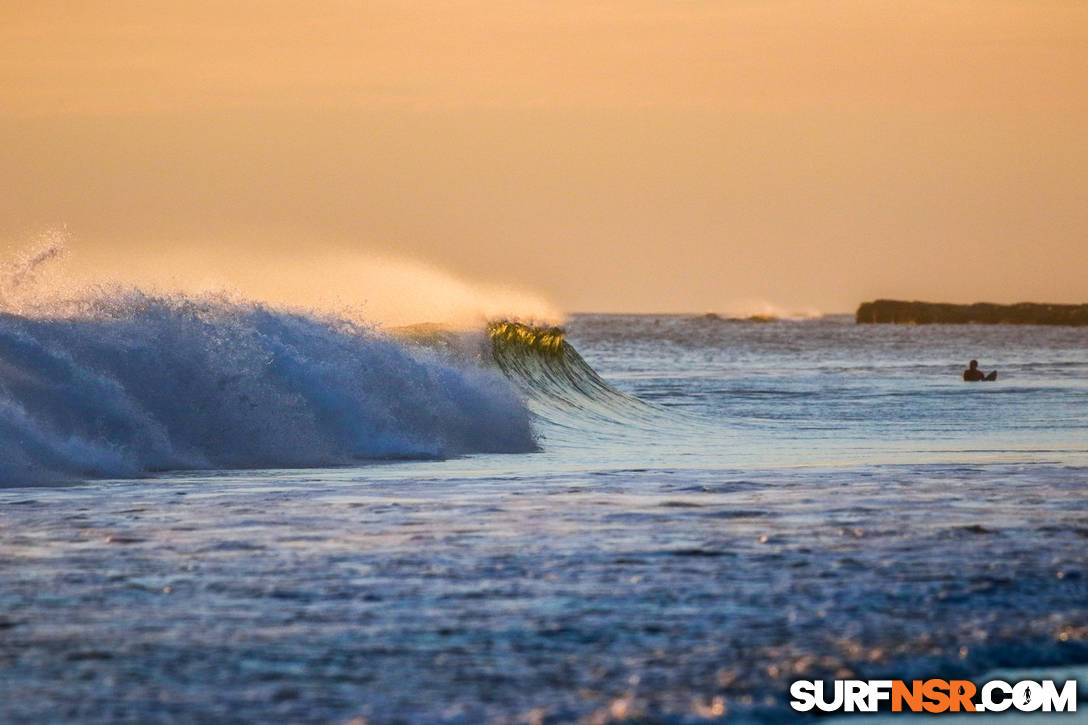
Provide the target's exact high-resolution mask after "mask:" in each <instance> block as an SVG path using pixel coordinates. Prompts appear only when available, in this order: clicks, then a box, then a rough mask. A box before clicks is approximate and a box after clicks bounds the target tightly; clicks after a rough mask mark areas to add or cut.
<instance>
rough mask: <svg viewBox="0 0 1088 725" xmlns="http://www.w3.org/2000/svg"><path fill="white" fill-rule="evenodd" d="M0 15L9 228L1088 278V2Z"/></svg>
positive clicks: (341, 247)
mask: <svg viewBox="0 0 1088 725" xmlns="http://www.w3.org/2000/svg"><path fill="white" fill-rule="evenodd" d="M0 47H3V49H4V50H3V51H2V53H0V79H2V83H0V138H3V139H4V143H3V145H2V150H0V159H2V161H0V170H2V171H0V173H2V174H3V178H2V183H3V188H4V193H3V194H2V195H0V219H2V220H3V222H2V223H0V245H2V246H4V247H6V248H7V249H9V250H11V249H17V248H19V247H20V246H21V245H24V244H25V243H26V241H27V239H28V238H31V237H33V236H34V234H36V233H38V232H39V231H40V230H42V229H49V228H55V227H57V226H59V225H67V226H68V228H69V229H70V230H71V234H72V247H73V250H74V251H75V252H77V253H78V258H79V259H80V260H81V262H80V263H81V264H83V265H84V269H83V270H82V272H83V273H84V274H90V273H99V272H100V273H102V274H111V273H116V272H117V270H123V269H125V268H126V267H129V266H136V267H141V268H150V267H154V266H155V265H156V264H158V265H161V266H163V267H165V266H166V265H172V266H171V267H170V268H169V269H167V270H166V271H169V272H170V273H178V274H184V273H185V270H184V269H178V267H179V266H180V267H184V266H185V265H186V264H187V263H186V262H185V261H179V260H183V259H200V258H201V257H202V255H203V256H205V257H207V258H208V259H214V260H218V261H217V262H216V264H218V265H219V268H220V269H222V270H224V271H223V274H224V275H225V278H226V279H228V280H229V279H230V269H231V268H235V267H237V268H240V267H244V266H245V265H247V264H248V263H251V262H253V261H260V262H261V263H262V264H272V263H275V264H278V265H279V266H280V268H281V271H283V270H288V269H290V268H292V266H293V265H296V263H297V262H301V261H302V260H311V261H312V260H316V259H341V258H344V256H345V255H349V256H352V258H355V257H359V258H382V259H393V260H401V262H397V263H398V264H400V263H402V262H403V264H422V265H425V266H426V267H427V268H428V269H432V268H433V269H436V270H442V271H443V272H442V273H443V274H446V273H448V275H450V276H451V278H456V279H463V280H468V281H470V282H471V283H474V284H477V285H480V286H481V287H488V288H494V287H496V286H501V287H503V288H511V289H515V290H522V291H525V293H526V294H527V295H531V296H532V299H533V300H538V298H543V299H547V300H549V301H551V302H552V303H554V304H555V305H556V306H558V307H559V308H562V309H563V310H566V311H601V312H605V311H633V312H669V311H691V312H696V311H699V312H701V311H724V310H727V309H728V308H729V307H730V306H737V305H739V304H746V305H749V306H750V305H752V304H755V305H757V306H758V305H760V304H766V305H774V306H776V307H780V308H781V309H784V310H795V311H800V310H805V311H808V310H813V309H815V310H820V311H823V312H849V311H852V310H853V309H854V307H855V306H856V305H857V303H858V302H860V301H862V300H865V299H872V298H875V297H892V298H905V299H926V300H937V301H948V302H974V301H977V300H986V301H992V302H1017V301H1026V300H1032V301H1042V302H1066V303H1080V302H1086V301H1088V294H1086V290H1085V285H1084V279H1086V278H1088V237H1086V230H1088V184H1085V182H1084V180H1085V178H1086V173H1088V136H1086V135H1085V133H1084V127H1085V121H1086V119H1088V6H1086V5H1085V4H1084V3H1080V2H1062V1H1054V2H1049V1H1046V2H1031V3H1028V2H1018V1H1014V0H1007V1H1006V0H1002V1H999V2H992V1H989V0H987V1H985V2H984V1H982V0H965V1H963V2H948V1H939V0H912V1H911V2H884V1H879V2H867V1H862V0H828V1H825V2H818V3H811V2H809V3H804V2H796V1H792V0H781V1H778V0H769V1H766V2H756V1H754V0H753V1H742V0H729V1H722V2H712V1H702V0H692V1H691V2H665V1H664V0H633V1H630V2H618V1H617V2H612V1H604V2H592V3H577V2H571V1H568V0H561V1H559V2H542V1H539V0H510V1H509V2H500V3H484V2H478V1H475V0H451V1H450V2H442V3H421V4H415V3H403V2H393V1H389V0H377V1H368V2H346V1H345V2H332V3H323V4H321V5H320V6H318V7H316V8H315V7H312V6H311V5H310V4H304V3H301V2H267V3H266V2H241V3H230V4H228V5H226V6H221V5H220V4H213V3H209V2H204V1H203V0H201V1H198V2H192V3H167V2H118V3H78V4H69V3H63V2H41V3H34V4H28V5H26V7H14V6H9V7H5V8H3V9H0ZM179 249H184V250H185V254H184V255H179V254H178V250H179ZM207 264H210V262H209V263H207ZM199 266H200V265H196V267H199ZM205 266H207V265H206V264H205ZM311 266H312V265H311ZM194 269H195V267H194ZM307 269H310V267H307ZM164 273H165V272H164ZM299 273H300V274H301V273H302V271H300V272H299ZM313 274H314V276H315V277H318V279H309V280H303V281H302V282H300V283H298V284H296V287H299V288H300V289H301V288H304V287H305V286H306V285H313V286H314V287H315V289H317V288H320V287H321V285H322V281H323V280H322V279H319V278H320V277H323V276H324V275H322V274H320V273H317V272H313ZM250 276H252V275H250ZM391 294H395V293H391ZM303 296H305V295H303ZM364 296H366V295H364ZM370 297H371V298H372V297H373V295H370ZM753 300H754V301H755V302H752V301H753ZM534 304H536V302H534ZM541 304H543V303H541ZM419 316H420V317H423V316H425V314H424V313H420V315H419Z"/></svg>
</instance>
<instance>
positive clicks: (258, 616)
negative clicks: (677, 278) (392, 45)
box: [0, 304, 1088, 723]
mask: <svg viewBox="0 0 1088 725" xmlns="http://www.w3.org/2000/svg"><path fill="white" fill-rule="evenodd" d="M149 309H150V313H149V312H148V310H149ZM190 313H192V311H191V310H190V311H188V312H185V311H184V310H182V311H180V312H179V309H178V307H177V306H176V305H174V306H170V305H167V306H166V307H165V308H163V309H159V308H156V307H155V305H154V304H152V305H150V307H149V306H148V305H146V304H145V305H143V307H142V308H140V311H139V312H138V313H134V312H132V311H131V310H129V311H128V312H126V313H125V314H122V315H120V316H118V315H115V314H114V315H107V316H106V317H107V321H106V322H102V321H101V320H100V319H99V318H96V320H98V321H96V322H95V324H98V325H100V326H99V327H93V326H91V327H86V326H84V327H80V325H85V323H84V322H71V321H68V322H65V321H55V320H45V321H42V320H26V319H21V318H15V317H8V318H5V319H3V320H0V323H3V324H0V392H3V394H4V395H3V396H2V399H0V403H3V406H5V407H2V408H0V411H2V412H3V415H0V426H6V427H5V428H3V431H2V432H3V434H4V437H3V439H2V441H0V450H3V451H6V452H7V456H8V461H7V468H6V469H5V468H4V467H3V466H4V465H5V463H4V462H0V474H2V475H0V481H2V482H3V486H4V487H3V488H0V721H5V722H7V721H10V722H50V721H54V722H62V721H80V722H101V721H119V722H140V723H154V722H268V721H280V722H333V723H335V722H347V721H349V720H352V719H353V718H363V719H365V720H366V722H368V723H429V722H456V723H487V722H526V723H545V722H555V723H567V722H580V721H581V722H623V721H630V722H666V723H688V722H708V721H719V720H722V721H728V722H792V721H794V720H795V719H797V716H796V715H795V713H793V712H792V711H791V710H790V709H789V707H788V700H789V697H788V694H787V692H788V686H789V683H790V682H791V681H792V680H794V679H816V678H823V677H858V678H904V679H912V678H922V679H925V678H928V677H944V678H948V677H964V678H971V677H978V676H980V675H982V674H983V673H986V672H990V671H993V670H997V669H1001V668H1027V667H1036V668H1039V667H1041V668H1050V670H1051V671H1059V670H1061V669H1062V668H1064V667H1069V666H1077V665H1083V664H1085V663H1088V554H1086V552H1088V488H1086V484H1088V329H1085V328H1059V327H1031V326H1025V327H988V326H886V325H855V324H853V321H852V319H850V318H847V317H827V318H822V319H816V320H805V321H773V322H757V321H730V320H723V319H720V318H717V317H714V316H695V315H674V316H645V315H644V316H612V315H577V316H573V317H572V318H571V319H570V320H569V321H568V324H567V325H566V336H565V338H557V339H551V342H549V343H548V344H547V345H545V346H544V347H541V348H540V349H528V350H525V349H521V348H517V349H512V348H510V347H509V346H506V347H500V346H498V345H497V346H496V348H495V349H494V351H493V352H494V357H495V362H497V365H496V364H495V363H493V362H492V361H489V360H488V359H487V357H488V356H487V355H483V356H482V357H481V358H480V359H479V360H475V359H473V358H471V356H468V357H466V356H462V357H461V358H460V362H458V361H456V360H453V359H448V358H443V357H442V356H441V355H436V354H435V353H434V352H433V351H429V350H428V349H420V348H418V347H415V346H412V345H403V344H400V343H396V342H393V341H390V340H389V339H388V338H385V337H381V336H378V337H375V336H373V335H371V334H370V333H368V332H367V331H365V330H358V329H353V328H344V327H342V326H339V327H338V326H337V325H335V324H331V323H329V322H328V321H314V320H306V319H301V318H297V317H291V316H284V315H277V314H275V313H271V312H268V311H267V310H258V309H254V310H249V311H245V312H238V311H235V312H234V313H232V314H228V315H222V314H220V315H216V314H212V315H209V314H196V313H192V314H190ZM186 314H190V317H185V315H186ZM246 315H250V317H246ZM148 316H150V317H151V318H152V319H151V321H150V322H149V321H148V319H147V318H148ZM99 317H101V316H99ZM126 325H127V327H126ZM507 342H509V341H507ZM432 347H433V346H432ZM531 347H532V346H531V345H530V346H529V348H531ZM971 358H977V359H978V360H979V361H980V363H981V365H980V366H981V367H982V368H983V369H985V370H989V369H991V368H994V367H996V368H997V369H998V371H999V377H998V381H997V382H994V383H976V384H967V383H963V382H962V381H961V380H960V373H961V370H962V369H963V367H965V365H966V363H967V361H968V360H969V359H971ZM126 361H127V362H126ZM500 371H501V372H505V374H506V375H505V376H504V375H502V374H501V373H500ZM66 400H74V401H76V402H75V403H74V404H73V405H71V406H67V405H66V403H65V401H66ZM428 401H433V404H431V403H430V402H428ZM96 406H97V407H96ZM200 406H204V407H203V408H201V407H200ZM209 406H210V407H209ZM201 411H204V412H201ZM209 411H210V412H209ZM141 425H142V426H143V427H141ZM216 426H218V427H216ZM526 426H529V427H531V432H530V433H529V434H528V435H529V436H530V437H529V438H527V437H526V435H527V434H526V430H527V428H526ZM205 428H207V429H208V430H211V431H212V434H211V435H203V434H202V433H201V431H202V430H204V429H205ZM293 431H294V432H297V433H298V435H297V436H295V435H293ZM28 441H29V442H28ZM487 450H491V451H501V452H480V451H487ZM16 456H21V459H20V460H19V465H18V466H16V465H15V464H13V463H12V462H11V461H13V460H14V458H15V457H16ZM401 459H404V460H401ZM408 459H412V460H408ZM277 461H281V463H279V465H291V466H294V467H293V468H274V467H269V465H268V463H275V462H277ZM333 464H335V465H333ZM179 465H182V466H184V465H190V466H194V467H196V468H198V469H200V470H187V471H162V472H158V473H148V472H147V471H149V470H150V469H154V468H166V469H173V468H176V467H178V466H179ZM227 465H231V466H235V465H241V466H244V467H246V468H245V470H237V469H234V470H231V469H228V468H225V467H224V466H227ZM255 465H256V466H263V468H261V469H258V470H253V468H252V467H253V466H255ZM320 465H324V466H330V465H333V467H323V468H320V467H314V466H320ZM304 466H309V467H304ZM141 471H145V472H143V473H141ZM34 472H37V473H38V474H40V475H35V476H32V475H31V474H32V473H34ZM120 475H124V476H127V477H126V478H116V477H115V476H120ZM3 476H6V478H5V477H3ZM103 476H105V477H107V478H102V477H103ZM20 477H22V478H20ZM31 484H32V485H31ZM1084 697H1085V693H1084V692H1082V694H1081V699H1082V700H1083V699H1084Z"/></svg>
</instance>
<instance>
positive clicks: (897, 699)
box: [790, 679, 1077, 713]
mask: <svg viewBox="0 0 1088 725" xmlns="http://www.w3.org/2000/svg"><path fill="white" fill-rule="evenodd" d="M790 697H791V698H793V699H792V700H790V707H792V708H793V709H794V710H796V711H798V712H809V711H811V710H813V709H816V710H821V711H823V712H878V711H880V710H891V711H892V712H929V713H941V712H1004V711H1005V710H1008V709H1009V708H1012V709H1014V710H1019V711H1020V712H1076V711H1077V681H1076V680H1066V681H1065V682H1064V683H1063V684H1062V685H1061V687H1059V686H1058V685H1057V684H1055V682H1054V680H1038V681H1036V680H1020V681H1019V682H1005V681H1004V680H990V681H989V682H985V683H983V684H982V685H981V686H976V685H975V683H973V682H971V681H969V680H936V679H931V680H912V681H911V682H909V683H908V682H906V681H904V680H834V684H833V685H832V686H830V687H826V688H825V683H824V682H823V681H821V680H797V681H796V682H794V683H793V684H792V685H791V686H790Z"/></svg>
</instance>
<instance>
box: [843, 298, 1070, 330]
mask: <svg viewBox="0 0 1088 725" xmlns="http://www.w3.org/2000/svg"><path fill="white" fill-rule="evenodd" d="M855 319H856V321H857V322H858V323H873V322H876V323H893V324H900V325H966V324H979V325H1074V326H1081V325H1088V304H1084V305H1052V304H1045V303H1036V302H1019V303H1017V304H1015V305H996V304H992V303H990V302H976V303H975V304H973V305H953V304H948V303H944V302H904V301H901V300H876V301H875V302H862V303H861V305H860V306H859V307H858V311H857V316H856V318H855Z"/></svg>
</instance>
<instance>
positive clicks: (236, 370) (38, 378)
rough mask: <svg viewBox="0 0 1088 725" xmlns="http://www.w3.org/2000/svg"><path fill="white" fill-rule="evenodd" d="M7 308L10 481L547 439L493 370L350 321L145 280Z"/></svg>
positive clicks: (404, 454)
mask: <svg viewBox="0 0 1088 725" xmlns="http://www.w3.org/2000/svg"><path fill="white" fill-rule="evenodd" d="M93 308H94V309H93V310H91V311H90V312H87V313H85V314H82V315H80V316H76V317H66V318H64V319H55V318H54V319H51V318H47V317H39V316H34V317H27V316H21V315H13V314H0V485H6V486H12V485H24V484H28V483H37V482H43V481H56V480H59V479H64V478H84V477H92V476H93V477H102V476H106V477H112V476H118V477H119V476H133V475H140V474H142V473H146V472H149V471H156V470H165V469H181V468H272V467H299V466H323V465H342V464H347V463H351V462H352V461H356V460H359V459H375V458H377V459H382V458H440V457H447V456H452V455H458V454H464V453H476V452H522V451H531V450H535V449H536V443H535V440H534V437H533V432H532V427H531V421H530V414H529V412H528V410H527V408H526V406H525V404H524V401H523V399H522V397H521V395H520V394H519V393H518V391H517V390H516V389H515V387H514V386H512V385H510V384H509V383H508V382H507V381H506V380H504V379H502V377H501V376H500V375H498V374H496V373H495V372H493V371H489V370H486V369H483V368H480V367H479V366H472V365H459V364H456V363H454V362H451V361H450V360H448V359H447V360H443V359H440V357H439V356H438V355H437V354H434V353H429V352H427V351H425V350H415V349H412V350H410V349H409V348H407V347H405V346H404V345H402V344H400V343H398V342H395V341H393V340H391V339H388V338H385V337H382V336H379V335H376V334H374V333H373V332H371V331H369V330H367V329H364V328H360V327H358V326H354V325H351V324H349V323H346V322H343V321H339V320H322V319H316V318H312V317H307V316H303V315H295V314H287V313H283V312H278V311H275V310H271V309H268V308H265V307H261V306H258V305H239V304H234V303H225V302H217V301H208V300H201V301H194V300H192V299H186V298H155V297H149V296H146V295H142V294H139V293H130V294H126V295H114V296H112V297H110V298H108V299H101V300H97V301H96V302H95V303H94V305H93Z"/></svg>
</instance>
